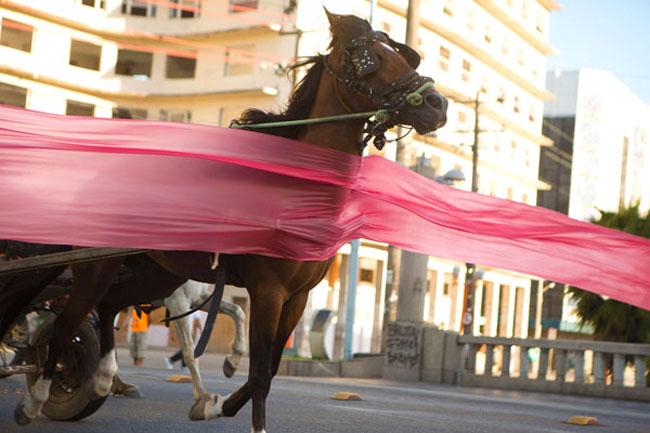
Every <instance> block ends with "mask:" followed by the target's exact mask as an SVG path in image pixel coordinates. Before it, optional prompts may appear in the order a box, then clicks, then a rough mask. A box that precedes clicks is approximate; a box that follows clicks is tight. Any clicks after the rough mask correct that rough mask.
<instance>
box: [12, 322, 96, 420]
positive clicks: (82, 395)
mask: <svg viewBox="0 0 650 433" xmlns="http://www.w3.org/2000/svg"><path fill="white" fill-rule="evenodd" d="M55 319H56V318H54V317H53V318H52V319H50V320H48V321H47V322H45V323H43V325H42V326H41V327H40V328H38V330H37V331H36V333H35V334H34V339H33V340H32V341H33V343H32V346H33V347H34V349H32V350H27V351H25V361H26V362H27V363H28V364H37V365H44V364H45V358H46V357H47V348H48V346H47V344H48V342H49V340H50V337H51V336H52V331H53V330H54V320H55ZM36 348H37V349H38V350H35V349H36ZM39 354H40V356H41V359H40V362H39V360H38V359H37V357H38V356H39ZM98 362H99V340H98V338H97V333H96V331H95V329H94V328H93V326H92V324H91V323H90V322H89V321H88V320H85V321H84V322H83V323H82V324H81V326H80V327H79V329H77V331H76V332H75V334H74V336H73V337H72V343H71V344H70V345H69V346H68V348H67V349H66V350H65V351H64V352H63V354H62V355H61V358H60V359H59V362H58V364H57V367H56V371H55V373H54V379H53V381H52V386H51V387H50V398H49V399H48V401H47V403H45V405H43V410H42V412H43V414H45V415H46V416H47V417H48V418H50V419H53V420H56V421H77V420H80V419H82V418H85V417H87V416H90V415H92V414H93V413H95V412H96V411H97V410H98V409H99V408H100V407H101V405H102V404H104V402H105V401H106V399H107V398H108V395H107V396H105V397H101V398H98V399H96V400H90V399H88V397H87V396H86V395H87V394H86V388H85V387H86V382H87V381H88V380H91V379H92V375H93V373H94V372H95V369H96V368H97V363H98ZM39 375H40V373H31V374H28V375H27V386H28V387H29V389H30V391H31V388H32V386H34V384H35V383H36V381H37V380H38V377H39Z"/></svg>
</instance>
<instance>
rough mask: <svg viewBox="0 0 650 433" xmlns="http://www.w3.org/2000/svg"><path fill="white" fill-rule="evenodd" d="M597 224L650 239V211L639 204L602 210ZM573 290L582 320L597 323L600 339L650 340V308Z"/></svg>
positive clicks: (643, 341)
mask: <svg viewBox="0 0 650 433" xmlns="http://www.w3.org/2000/svg"><path fill="white" fill-rule="evenodd" d="M595 223H596V224H599V225H602V226H605V227H608V228H611V229H616V230H622V231H624V232H627V233H630V234H633V235H637V236H643V237H646V238H650V212H648V213H646V215H645V216H642V215H641V214H640V213H639V205H638V204H636V205H634V206H630V207H627V208H624V209H621V210H619V211H618V212H601V217H600V219H599V220H598V221H595ZM647 272H650V269H648V270H647ZM648 289H650V288H648ZM569 291H570V293H571V295H572V296H573V298H574V299H575V300H576V304H577V305H576V308H577V314H578V317H579V318H580V323H581V324H582V325H584V324H589V325H591V326H593V327H594V334H595V336H596V338H597V339H598V340H608V341H619V342H628V343H650V311H646V310H643V309H641V308H638V307H634V306H632V305H629V304H625V303H623V302H619V301H615V300H613V299H605V298H603V297H602V296H600V295H597V294H595V293H591V292H587V291H584V290H580V289H577V288H574V287H571V288H570V289H569Z"/></svg>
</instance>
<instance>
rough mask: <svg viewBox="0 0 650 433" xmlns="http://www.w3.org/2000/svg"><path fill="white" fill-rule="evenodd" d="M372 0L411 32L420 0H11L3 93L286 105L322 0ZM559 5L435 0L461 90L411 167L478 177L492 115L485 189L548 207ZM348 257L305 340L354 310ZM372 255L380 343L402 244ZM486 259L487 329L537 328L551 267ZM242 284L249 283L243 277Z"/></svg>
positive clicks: (428, 36)
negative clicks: (536, 269)
mask: <svg viewBox="0 0 650 433" xmlns="http://www.w3.org/2000/svg"><path fill="white" fill-rule="evenodd" d="M372 4H375V7H374V9H373V13H372V21H373V25H374V27H375V28H376V29H379V30H383V31H386V32H388V33H389V34H390V35H391V36H392V37H393V38H394V39H395V40H404V37H405V28H406V18H405V17H406V10H407V6H408V4H407V1H406V0H378V1H377V2H370V1H368V0H351V1H349V2H345V3H342V2H338V1H315V0H314V1H312V0H303V1H299V2H298V1H293V0H283V1H278V0H229V1H228V0H167V1H162V0H58V1H52V0H20V1H18V0H6V1H3V2H2V5H1V6H0V18H1V19H2V21H1V23H0V24H1V27H0V103H3V104H10V105H16V106H22V107H26V108H30V109H35V110H42V111H48V112H53V113H59V114H70V115H94V116H98V117H126V118H146V119H162V120H171V121H185V122H195V123H203V124H209V125H221V126H227V124H228V122H229V121H230V119H232V118H235V117H237V115H238V114H239V113H240V112H241V111H242V110H243V109H245V108H248V107H260V108H264V109H280V108H281V107H282V106H283V105H284V103H285V101H286V100H287V96H288V94H289V92H290V90H291V81H290V80H287V78H286V77H285V76H284V70H285V68H286V65H287V64H288V61H289V60H290V59H291V58H292V57H294V56H296V55H312V54H315V53H316V52H323V51H325V49H326V48H327V45H328V43H329V41H328V31H327V28H328V26H327V20H326V17H325V14H324V13H323V10H322V7H321V6H322V5H324V6H326V7H327V8H328V9H329V10H330V11H332V12H335V13H352V14H356V15H358V16H361V17H366V18H367V17H369V16H370V10H371V5H372ZM558 8H559V5H558V4H557V3H556V2H555V1H554V0H501V1H499V0H474V1H470V0H445V1H439V0H421V1H420V6H419V10H420V26H419V29H418V43H417V46H415V47H414V48H416V49H417V50H418V51H419V52H420V54H421V55H422V58H423V61H422V64H421V66H420V69H419V72H421V73H422V74H424V75H428V76H431V77H433V78H434V79H435V80H436V87H437V89H438V90H439V91H440V92H441V93H443V94H444V95H445V96H446V97H448V98H449V99H450V107H449V112H448V118H449V121H448V124H447V125H446V126H445V127H444V128H442V129H441V130H439V131H438V132H437V133H436V134H432V135H430V136H417V135H415V134H411V136H410V137H409V138H408V140H409V143H410V144H409V147H408V149H409V150H408V152H409V154H408V156H407V161H408V165H411V166H415V165H416V164H420V165H422V166H424V167H426V168H427V172H428V173H429V174H430V175H432V176H438V175H440V174H444V173H446V172H447V171H449V170H451V169H458V170H460V171H462V172H463V173H464V174H465V177H466V178H467V179H469V178H470V173H472V147H473V144H474V129H475V128H476V127H477V128H478V131H479V133H478V134H477V135H478V146H477V147H478V150H479V164H478V167H477V174H478V182H477V187H478V192H479V193H482V194H490V195H493V196H496V197H501V198H504V199H510V200H516V201H520V202H524V203H528V204H530V205H535V204H536V202H537V192H538V191H539V190H544V189H547V188H548V184H547V183H545V182H542V181H540V180H539V178H538V162H537V161H538V159H539V155H540V149H541V148H543V147H549V146H552V145H553V141H552V140H551V139H549V138H547V137H546V136H545V135H544V134H542V118H543V106H544V101H547V100H549V99H551V98H552V95H551V94H550V93H549V92H548V91H546V90H545V79H546V76H545V70H546V56H547V55H549V54H551V53H552V52H553V49H552V47H550V46H549V44H548V40H549V37H548V36H549V35H548V29H549V20H550V14H551V11H553V10H556V9H558ZM62 11H65V13H64V12H62ZM476 113H477V114H478V119H477V118H476V115H475V114H476ZM372 152H373V153H379V154H381V155H383V156H385V157H387V158H391V159H395V156H396V152H397V150H396V145H395V144H394V143H391V144H389V145H388V146H387V147H386V148H385V149H384V150H383V151H382V152H377V151H374V150H373V151H372ZM459 187H460V188H464V189H467V190H469V189H471V184H470V182H469V181H466V182H464V183H463V184H460V185H459ZM348 254H349V247H347V246H346V247H344V248H343V249H342V250H341V251H340V253H339V255H338V257H337V260H336V262H335V266H334V267H333V268H332V271H331V272H330V274H329V276H328V278H327V279H326V280H325V281H324V282H322V283H321V284H320V285H319V286H318V287H317V288H316V289H314V290H313V291H312V293H311V298H310V302H309V305H308V310H307V312H306V314H305V318H304V321H303V324H302V325H301V326H300V327H299V330H298V332H297V337H298V338H296V341H297V345H299V346H300V345H301V344H300V342H301V341H303V342H306V341H307V338H306V336H305V335H306V333H307V331H308V329H309V322H310V318H311V315H312V314H313V312H314V311H316V310H318V309H323V308H329V309H333V310H339V311H343V310H340V308H341V307H342V306H344V305H345V296H340V294H341V293H344V290H345V287H346V281H347V278H348V276H347V261H348ZM360 255H361V260H360V266H359V268H360V272H359V291H358V298H357V303H356V306H357V307H356V318H355V336H354V339H353V341H354V344H353V349H354V351H357V352H369V351H379V350H380V347H381V327H382V320H383V315H384V310H385V309H386V308H387V307H390V304H391V303H394V302H395V299H390V298H389V299H388V304H387V303H386V300H385V293H386V284H387V282H389V278H388V277H389V275H388V274H387V269H386V263H387V260H388V258H387V247H386V245H381V244H377V243H374V242H368V241H362V244H361V251H360ZM478 266H479V267H480V264H478ZM428 269H429V278H428V279H429V281H428V286H427V288H426V294H425V302H424V308H423V311H422V319H423V320H425V321H427V322H430V323H433V324H435V325H437V326H439V327H441V328H443V329H450V330H459V329H460V327H461V319H462V312H463V304H464V299H465V294H464V287H465V264H464V263H457V262H453V261H449V260H444V259H439V258H430V259H429V263H428ZM484 270H485V273H484V276H483V279H482V280H480V281H479V282H478V285H477V289H476V296H475V297H474V299H475V309H474V310H475V312H476V320H474V322H473V332H474V333H476V334H483V335H501V336H518V337H525V336H526V335H527V333H528V326H527V325H528V321H529V319H530V317H529V305H530V291H531V279H532V280H534V279H535V278H534V277H532V276H529V275H521V274H517V273H513V272H508V271H505V270H498V269H489V268H486V269H484ZM232 296H240V297H245V294H244V292H242V291H236V290H235V289H233V294H232ZM301 333H302V336H301V335H300V334H301ZM340 337H341V336H340V335H334V336H332V337H331V340H332V341H335V340H337V338H338V341H340ZM332 345H334V343H332ZM303 346H304V347H305V349H306V351H308V344H304V345H303ZM332 350H334V349H332Z"/></svg>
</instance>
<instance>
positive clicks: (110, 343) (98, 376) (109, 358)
mask: <svg viewBox="0 0 650 433" xmlns="http://www.w3.org/2000/svg"><path fill="white" fill-rule="evenodd" d="M97 314H98V316H99V331H100V335H101V338H100V341H99V347H100V357H101V358H100V360H99V363H98V364H97V369H96V370H95V373H94V374H93V380H92V384H93V385H92V393H91V394H90V398H91V400H94V399H96V398H99V397H103V396H105V395H107V394H108V393H109V392H110V391H111V387H112V386H113V378H114V377H115V375H116V374H117V354H116V353H115V336H114V335H113V322H114V320H115V313H114V312H112V311H109V310H108V309H107V308H105V306H103V305H102V304H101V302H100V304H99V305H98V306H97Z"/></svg>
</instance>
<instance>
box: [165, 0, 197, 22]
mask: <svg viewBox="0 0 650 433" xmlns="http://www.w3.org/2000/svg"><path fill="white" fill-rule="evenodd" d="M171 2H172V3H173V4H172V5H170V6H169V17H170V18H194V17H198V16H200V15H201V0H171ZM176 5H178V6H176Z"/></svg>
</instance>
